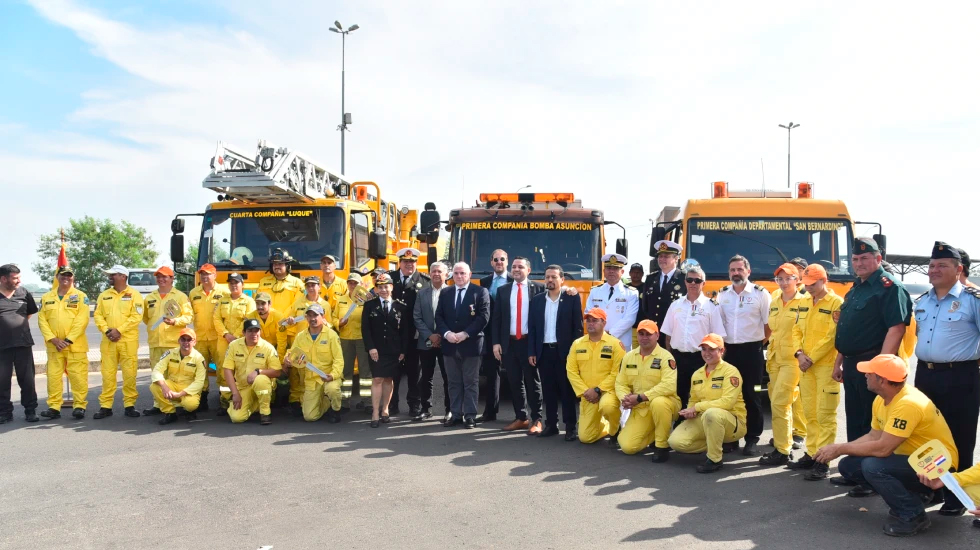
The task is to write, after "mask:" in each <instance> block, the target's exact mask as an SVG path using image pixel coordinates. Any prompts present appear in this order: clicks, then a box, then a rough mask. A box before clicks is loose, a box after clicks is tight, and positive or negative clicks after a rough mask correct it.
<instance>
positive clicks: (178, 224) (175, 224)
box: [170, 218, 184, 233]
mask: <svg viewBox="0 0 980 550" xmlns="http://www.w3.org/2000/svg"><path fill="white" fill-rule="evenodd" d="M170 231H171V233H183V232H184V220H183V219H182V218H174V219H172V220H170Z"/></svg>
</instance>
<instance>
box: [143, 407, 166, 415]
mask: <svg viewBox="0 0 980 550" xmlns="http://www.w3.org/2000/svg"><path fill="white" fill-rule="evenodd" d="M158 414H163V411H161V410H160V409H159V407H153V408H150V409H143V416H156V415H158Z"/></svg>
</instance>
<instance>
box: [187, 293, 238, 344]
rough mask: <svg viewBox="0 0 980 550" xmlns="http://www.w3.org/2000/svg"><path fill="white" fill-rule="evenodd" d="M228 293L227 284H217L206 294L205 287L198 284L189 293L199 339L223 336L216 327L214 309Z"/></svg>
mask: <svg viewBox="0 0 980 550" xmlns="http://www.w3.org/2000/svg"><path fill="white" fill-rule="evenodd" d="M228 294H229V292H228V287H227V286H225V285H219V284H216V285H214V288H212V289H211V293H210V294H205V293H204V287H202V286H201V285H197V286H196V287H194V289H193V290H191V292H190V294H188V295H187V297H188V299H190V301H191V310H192V311H193V312H194V332H195V333H197V339H198V341H204V342H209V341H211V340H217V339H218V338H221V335H220V334H218V331H217V330H215V328H214V321H213V318H214V310H215V308H216V307H217V305H218V302H220V301H221V299H222V298H224V297H225V296H228Z"/></svg>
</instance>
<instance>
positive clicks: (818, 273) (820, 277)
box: [803, 264, 827, 285]
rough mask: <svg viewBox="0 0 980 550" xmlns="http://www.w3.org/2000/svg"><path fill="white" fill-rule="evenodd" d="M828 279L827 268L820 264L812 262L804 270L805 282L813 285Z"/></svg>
mask: <svg viewBox="0 0 980 550" xmlns="http://www.w3.org/2000/svg"><path fill="white" fill-rule="evenodd" d="M826 280H827V270H826V269H824V268H823V266H822V265H820V264H810V265H808V266H806V269H804V270H803V284H805V285H812V284H813V283H815V282H817V281H826Z"/></svg>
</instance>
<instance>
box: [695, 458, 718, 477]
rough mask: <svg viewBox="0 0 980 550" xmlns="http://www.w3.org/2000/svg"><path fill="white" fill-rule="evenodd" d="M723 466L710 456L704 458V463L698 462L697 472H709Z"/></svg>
mask: <svg viewBox="0 0 980 550" xmlns="http://www.w3.org/2000/svg"><path fill="white" fill-rule="evenodd" d="M722 466H724V464H723V463H722V462H714V461H712V460H711V459H710V458H708V459H705V461H704V464H698V468H697V470H698V473H699V474H710V473H711V472H717V471H718V470H720V469H721V468H722Z"/></svg>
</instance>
